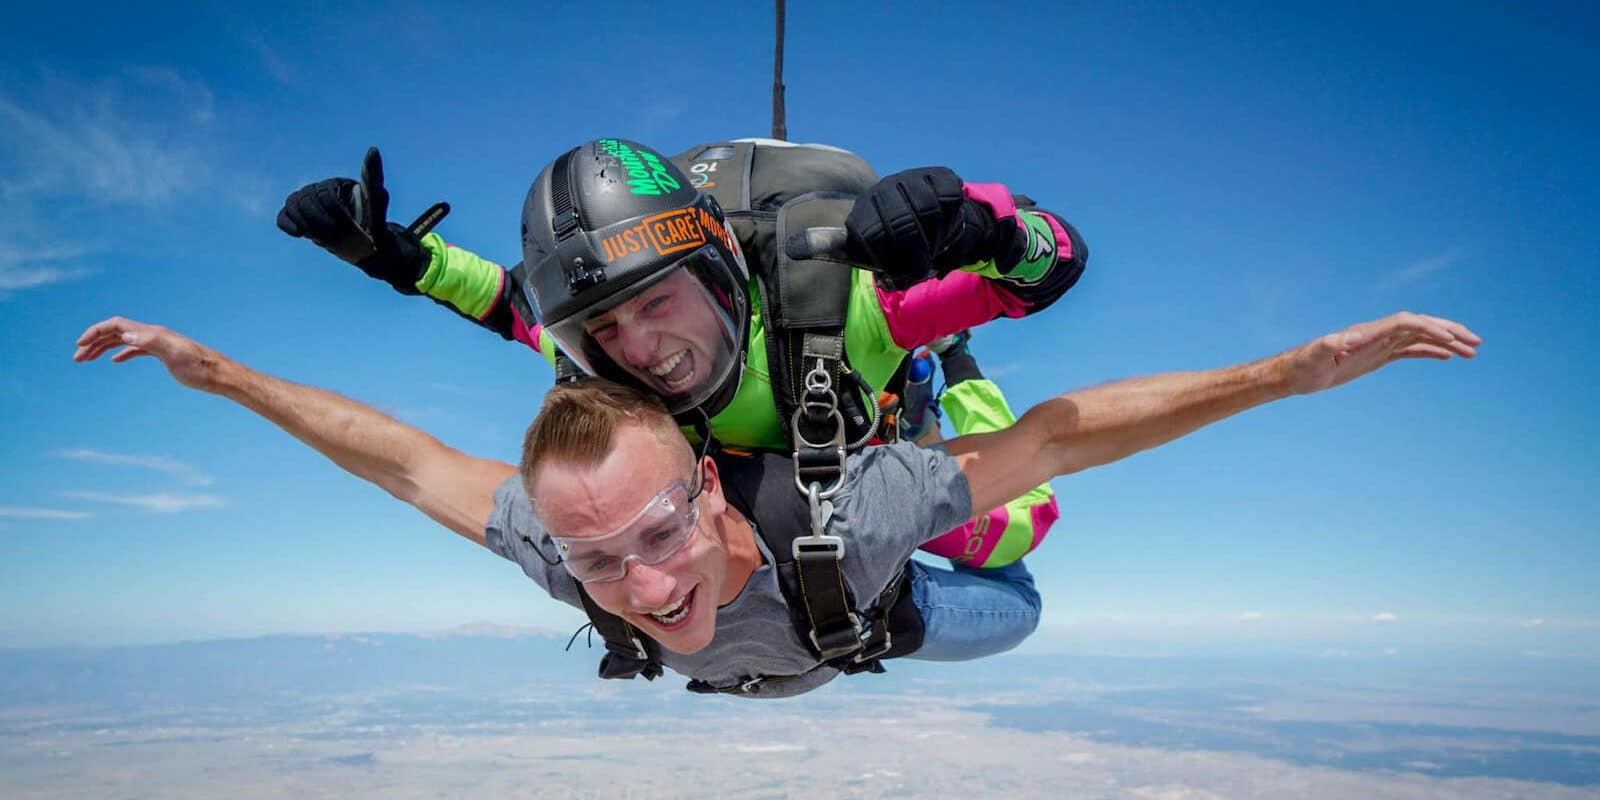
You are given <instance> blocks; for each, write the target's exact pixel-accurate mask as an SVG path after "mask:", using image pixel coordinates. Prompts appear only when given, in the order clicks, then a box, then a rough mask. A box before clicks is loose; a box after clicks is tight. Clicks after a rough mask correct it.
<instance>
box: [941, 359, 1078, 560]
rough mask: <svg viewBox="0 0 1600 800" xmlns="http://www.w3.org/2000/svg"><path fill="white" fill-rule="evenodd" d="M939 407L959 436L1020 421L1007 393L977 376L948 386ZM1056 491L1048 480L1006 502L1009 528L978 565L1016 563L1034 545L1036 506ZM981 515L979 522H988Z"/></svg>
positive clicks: (999, 428)
mask: <svg viewBox="0 0 1600 800" xmlns="http://www.w3.org/2000/svg"><path fill="white" fill-rule="evenodd" d="M939 407H940V408H942V409H944V413H945V414H947V415H949V417H950V425H951V427H953V428H954V429H955V432H956V435H957V436H964V435H966V434H969V433H988V432H990V431H997V430H1001V429H1004V428H1009V427H1011V426H1012V425H1015V424H1016V422H1017V418H1016V415H1014V414H1012V413H1011V407H1010V406H1008V405H1006V398H1005V395H1003V394H1001V393H1000V387H999V386H996V385H995V384H994V381H990V380H984V379H973V380H966V381H962V382H960V383H958V384H956V385H954V386H951V387H949V388H947V389H945V390H944V393H943V394H941V395H940V396H939ZM1054 496H1055V491H1054V490H1053V489H1051V488H1050V484H1048V483H1044V484H1040V485H1039V486H1036V487H1034V488H1033V489H1030V490H1028V492H1027V494H1024V495H1022V496H1021V497H1018V498H1017V499H1015V500H1012V501H1011V502H1009V503H1006V516H1007V522H1006V529H1005V531H1004V532H1003V533H1001V534H1000V538H999V540H998V541H997V542H995V545H994V549H993V550H991V551H990V552H989V556H988V558H986V559H984V561H983V563H981V564H969V566H974V567H1003V566H1005V565H1007V564H1012V563H1015V562H1016V561H1017V560H1019V559H1021V558H1022V557H1023V556H1025V555H1027V554H1028V551H1030V550H1032V549H1033V538H1034V529H1033V508H1034V507H1035V506H1038V505H1041V504H1044V503H1048V502H1050V498H1052V497H1054ZM988 521H989V520H988V518H980V519H979V524H980V525H982V524H984V523H986V522H988ZM975 533H977V534H978V535H983V536H992V535H993V533H992V532H990V531H975Z"/></svg>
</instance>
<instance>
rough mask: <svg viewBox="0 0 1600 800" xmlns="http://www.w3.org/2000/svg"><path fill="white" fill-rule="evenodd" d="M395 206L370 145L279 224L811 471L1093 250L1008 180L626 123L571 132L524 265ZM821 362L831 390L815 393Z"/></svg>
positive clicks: (529, 214)
mask: <svg viewBox="0 0 1600 800" xmlns="http://www.w3.org/2000/svg"><path fill="white" fill-rule="evenodd" d="M387 210H388V192H387V190H386V189H385V188H384V185H383V165H382V161H381V159H380V158H379V156H378V153H377V150H376V149H373V150H370V151H368V153H367V157H366V161H365V162H364V164H363V167H362V179H361V181H359V182H357V181H352V180H349V179H346V178H331V179H328V180H324V181H319V182H317V183H313V184H310V185H308V186H305V187H303V188H301V189H299V190H297V191H295V192H294V193H292V194H290V195H289V197H288V198H287V199H286V200H285V202H284V207H283V210H282V211H281V212H280V213H279V216H278V226H279V227H280V228H282V229H283V230H284V232H286V233H288V234H290V235H292V236H297V237H305V238H307V239H310V240H311V241H312V242H314V243H316V244H318V245H319V246H321V247H323V248H324V249H326V250H328V251H329V252H331V253H333V254H334V255H336V256H337V257H339V258H340V259H342V260H344V261H346V262H349V263H351V264H354V265H355V266H357V267H359V268H360V269H361V270H362V271H363V272H364V273H366V274H367V275H369V276H371V277H373V278H376V279H379V280H382V281H384V282H385V283H388V284H389V285H390V286H392V287H394V288H395V289H396V290H397V291H399V292H401V293H402V294H407V295H426V296H427V297H429V298H431V299H433V300H434V301H436V302H438V303H440V304H441V305H444V306H446V307H448V308H450V309H452V310H453V311H455V312H457V313H458V314H460V315H461V316H463V317H465V318H467V319H468V320H470V321H472V322H474V323H476V324H479V325H481V326H483V327H485V328H487V329H489V330H491V331H493V332H495V333H497V334H499V335H500V336H501V337H503V338H505V339H507V340H516V341H520V342H522V343H524V344H526V345H527V346H529V347H532V348H534V349H536V350H537V351H538V352H540V353H541V354H542V355H543V356H544V357H545V358H546V359H548V360H549V361H550V362H551V363H552V365H555V364H556V361H557V358H558V350H559V351H561V352H564V354H565V355H566V356H569V357H570V358H571V360H572V361H573V362H575V366H576V368H577V369H579V370H581V371H582V372H585V373H588V374H593V375H600V376H604V377H607V378H610V379H612V380H615V381H618V382H621V383H625V384H628V385H631V386H635V387H637V388H640V389H643V390H645V391H648V392H651V393H654V394H657V395H659V396H660V397H662V398H663V400H664V401H665V403H666V405H667V408H668V410H669V411H670V412H672V413H673V414H675V415H679V416H680V417H681V418H683V419H686V420H687V419H693V418H694V417H695V415H696V414H697V413H703V414H705V415H706V416H707V417H708V418H709V427H710V430H711V432H712V433H713V434H714V435H715V437H716V439H717V441H718V442H720V443H721V444H723V445H726V446H728V447H732V448H737V449H743V450H777V451H780V452H784V453H793V452H796V451H797V450H798V451H799V452H800V453H801V461H802V462H804V463H805V465H806V469H807V470H809V471H810V472H812V473H817V472H819V471H821V470H822V467H821V466H819V462H820V461H821V460H823V459H826V458H834V459H835V462H836V463H835V464H834V465H833V467H832V469H833V471H834V472H837V471H838V469H839V466H840V465H839V464H838V463H837V461H838V459H837V457H836V456H833V455H832V454H834V453H836V452H838V448H837V447H836V444H838V443H835V442H834V441H833V439H834V438H836V432H840V431H842V434H843V435H842V438H843V440H844V441H843V442H842V444H844V449H845V450H847V451H853V450H855V449H857V448H858V447H859V446H860V445H862V444H864V443H865V442H868V441H870V440H872V439H873V434H874V432H875V431H876V428H877V424H878V421H877V420H876V418H875V417H874V416H873V415H872V414H871V413H868V411H869V410H870V409H874V408H875V407H876V406H875V404H873V403H871V402H870V401H871V399H873V398H876V397H877V396H878V394H879V392H880V391H881V390H883V389H885V388H886V385H887V384H888V383H889V381H890V379H891V376H893V375H894V374H895V372H896V370H897V369H898V368H899V366H900V364H901V362H902V360H903V359H904V358H905V357H906V355H907V353H908V352H909V351H911V350H913V349H915V348H917V347H918V346H921V345H925V344H927V343H929V342H932V341H934V340H936V339H939V338H940V337H943V336H946V335H948V334H953V333H956V332H957V331H960V330H963V329H965V328H969V327H973V326H976V325H980V324H982V323H985V322H988V321H990V320H992V319H995V318H997V317H1001V316H1005V317H1021V316H1024V315H1028V314H1033V313H1036V312H1039V311H1042V310H1044V309H1045V308H1047V307H1049V306H1050V305H1051V304H1053V303H1054V302H1055V301H1056V300H1058V299H1059V298H1060V297H1061V296H1062V295H1063V294H1065V293H1066V292H1067V291H1068V290H1069V289H1070V288H1071V287H1072V286H1073V285H1074V284H1075V283H1076V282H1077V280H1078V278H1079V276H1080V275H1081V274H1082V272H1083V269H1084V267H1085V265H1086V264H1087V261H1088V250H1087V248H1086V247H1085V245H1084V243H1083V240H1082V238H1081V237H1080V236H1079V235H1078V233H1077V231H1076V230H1075V229H1073V227H1072V226H1071V225H1070V224H1068V223H1067V222H1066V220H1065V219H1064V218H1062V217H1061V216H1060V215H1058V214H1055V213H1054V212H1050V211H1046V210H1043V209H1039V208H1036V207H1034V206H1033V204H1032V202H1031V201H1029V200H1027V199H1026V198H1019V197H1014V196H1013V195H1012V194H1011V193H1010V191H1009V190H1007V189H1006V188H1005V187H1004V186H1001V185H999V184H985V183H969V182H966V181H963V180H962V179H961V178H960V177H958V176H957V175H956V174H955V173H954V172H952V171H951V170H949V169H946V168H943V167H928V168H922V169H913V170H906V171H904V172H900V173H897V174H895V175H891V176H889V177H887V178H884V179H882V180H878V178H877V176H876V174H875V173H874V171H873V169H872V167H871V166H870V165H868V164H867V163H866V162H865V161H863V160H861V159H860V158H858V157H856V156H854V155H852V154H850V153H848V152H845V151H843V150H840V149H838V148H834V147H827V146H822V145H795V144H791V143H788V142H780V141H774V140H737V141H731V142H720V143H712V144H706V145H700V146H697V147H692V148H690V149H689V150H687V151H685V152H684V153H682V154H680V155H678V156H675V157H673V158H667V157H665V156H663V155H661V154H659V153H657V152H656V151H654V150H652V149H650V148H648V147H645V146H644V145H641V144H639V143H637V142H631V141H627V140H622V139H597V140H594V141H590V142H587V143H585V144H583V145H581V146H579V147H576V148H573V149H572V150H570V151H568V152H566V153H563V154H562V155H560V156H559V157H557V158H556V159H555V160H554V161H552V162H551V163H550V164H549V165H548V166H546V167H545V168H544V169H543V170H542V171H541V172H540V173H539V175H538V177H537V179H536V180H535V181H534V182H533V185H532V187H531V188H530V189H529V192H528V196H527V201H526V203H525V205H524V207H523V211H522V220H521V221H522V256H523V261H522V263H521V264H519V265H517V266H516V267H513V268H512V269H510V270H504V269H502V268H501V267H500V266H498V265H496V264H494V263H492V262H490V261H488V260H486V259H483V258H480V257H479V256H476V255H474V254H473V253H470V252H468V251H466V250H462V249H460V248H457V247H453V246H446V245H445V243H444V240H443V239H441V238H440V237H439V236H438V235H437V234H432V233H426V231H425V228H426V227H427V226H426V225H424V224H422V223H421V221H420V220H419V223H417V224H413V225H411V226H406V227H402V226H400V225H398V224H395V223H390V222H388V221H387ZM424 216H425V218H426V217H427V215H424ZM433 219H434V220H435V221H436V220H437V217H434V218H433ZM797 234H798V235H799V236H800V239H799V242H798V243H796V242H794V241H792V240H794V239H795V237H796V235H797ZM856 267H861V269H857V268H856ZM869 269H870V270H872V271H871V272H869V271H868V270H869ZM818 363H821V365H822V366H823V369H822V370H821V371H820V374H823V375H824V376H825V377H826V379H827V380H826V384H825V385H824V386H823V389H824V390H825V391H823V392H822V394H824V395H826V396H827V397H831V398H833V399H832V400H827V399H826V398H825V399H824V400H822V401H819V402H816V403H812V404H808V403H807V399H808V394H807V392H808V390H809V387H811V386H813V385H814V384H813V383H812V380H811V378H810V376H811V375H812V374H813V372H814V368H815V367H816V366H817V365H818ZM558 372H559V369H558ZM830 406H831V407H832V408H836V409H837V413H835V414H832V415H830V414H823V413H813V412H815V410H816V409H818V408H824V407H830ZM797 412H804V413H799V414H797ZM836 426H837V427H836ZM797 431H798V432H799V433H800V434H801V435H802V436H803V437H804V438H805V439H806V442H801V441H796V440H795V437H794V434H795V433H796V432H797ZM807 442H810V443H814V445H808V444H807ZM812 477H815V475H812ZM824 477H825V476H824ZM808 481H809V478H808ZM821 482H822V483H823V484H824V485H826V484H827V482H828V481H827V480H822V481H821ZM995 513H996V514H997V515H1004V514H1005V513H1006V512H1005V510H1004V509H996V511H995ZM1012 519H1016V517H1012ZM1046 527H1047V526H1039V527H1038V528H1037V529H1036V530H1037V531H1038V532H1040V533H1042V532H1043V531H1044V530H1045V529H1046ZM974 531H976V533H974ZM1005 531H1006V528H1005V526H998V527H991V526H988V525H984V526H981V529H977V528H975V529H974V530H969V531H966V532H965V533H963V534H962V540H963V542H966V541H968V540H970V539H972V538H973V536H974V535H976V537H977V539H979V540H980V541H976V542H973V544H974V546H976V547H978V548H979V549H982V550H984V551H986V552H1001V553H1009V552H1010V549H1009V548H1004V547H1000V546H999V544H998V537H1000V535H1001V534H1003V533H1005ZM1020 555H1021V554H1020V553H1017V554H1015V555H1014V556H1013V557H1012V560H1015V557H1020ZM991 577H994V578H996V579H1003V578H1004V577H1005V576H1003V575H999V574H996V575H993V576H991Z"/></svg>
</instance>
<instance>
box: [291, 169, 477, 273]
mask: <svg viewBox="0 0 1600 800" xmlns="http://www.w3.org/2000/svg"><path fill="white" fill-rule="evenodd" d="M441 205H442V204H441ZM439 208H440V206H435V207H434V208H433V209H430V210H429V212H428V213H427V214H424V215H423V218H422V219H419V220H418V221H417V222H416V223H413V224H412V226H411V227H410V228H405V227H401V226H400V225H396V224H395V223H393V222H388V221H387V219H386V218H387V216H388V213H389V191H388V190H387V189H385V188H383V157H382V156H380V155H379V154H378V148H376V147H369V148H367V156H366V158H365V159H363V160H362V162H361V182H360V183H357V182H355V181H352V180H350V179H349V178H329V179H327V180H325V181H318V182H316V183H313V184H310V185H307V186H302V187H300V188H299V189H297V190H295V191H294V192H293V193H292V194H290V195H289V196H288V198H286V199H285V200H284V201H283V210H281V211H279V212H278V228H279V229H281V230H282V231H283V232H284V233H287V234H289V235H290V236H295V237H305V238H307V239H310V240H311V241H312V242H314V243H316V245H317V246H318V247H321V248H322V249H324V250H327V251H328V252H330V253H332V254H334V255H335V256H338V257H339V259H340V260H342V261H345V262H347V263H350V264H354V265H356V266H357V267H359V268H360V269H361V271H362V272H365V273H367V275H368V276H369V277H373V278H377V279H378V280H381V281H384V282H386V283H388V284H389V285H390V286H393V287H394V288H395V290H396V291H398V292H400V293H401V294H421V292H419V291H417V281H418V280H419V279H420V278H421V277H422V274H423V273H424V272H426V271H427V269H428V260H429V255H428V251H427V249H426V248H424V247H423V246H422V241H421V235H422V234H423V233H426V232H427V228H431V227H433V224H435V223H437V222H438V221H439V219H440V218H443V216H444V213H448V210H449V207H448V206H443V208H444V213H439ZM435 213H437V214H438V216H437V217H436V218H433V219H432V220H431V221H430V223H429V224H428V225H427V227H426V228H423V227H421V226H422V223H423V220H424V219H428V218H429V217H430V216H432V215H434V214H435ZM419 228H420V230H418V229H419Z"/></svg>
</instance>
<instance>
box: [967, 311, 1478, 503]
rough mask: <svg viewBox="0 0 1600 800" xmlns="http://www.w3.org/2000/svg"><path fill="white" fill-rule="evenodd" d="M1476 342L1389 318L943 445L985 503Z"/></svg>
mask: <svg viewBox="0 0 1600 800" xmlns="http://www.w3.org/2000/svg"><path fill="white" fill-rule="evenodd" d="M1481 343H1482V340H1481V339H1480V338H1478V336H1477V335H1476V334H1474V333H1473V332H1472V331H1470V330H1468V329H1467V328H1466V327H1465V326H1463V325H1460V324H1459V323H1455V322H1451V321H1450V320H1445V319H1440V318H1437V317H1427V316H1422V315H1419V314H1410V313H1401V314H1395V315H1393V316H1390V317H1385V318H1384V319H1381V320H1377V321H1374V322H1366V323H1362V324H1360V325H1354V326H1351V327H1349V328H1346V329H1345V330H1343V331H1339V332H1337V333H1330V334H1328V335H1326V336H1323V337H1320V338H1318V339H1316V340H1315V341H1312V342H1310V343H1307V344H1305V345H1302V346H1300V347H1297V348H1295V349H1293V350H1289V351H1287V352H1284V353H1280V354H1278V355H1276V356H1272V357H1270V358H1264V359H1261V360H1260V361H1253V362H1250V363H1248V364H1240V365H1238V366H1232V367H1223V368H1221V369H1213V370H1206V371H1203V372H1172V373H1166V374H1162V375H1152V376H1148V377H1143V378H1132V379H1129V380H1124V381H1116V382H1114V383H1108V384H1105V385H1103V386H1096V387H1093V388H1090V389H1083V390H1080V391H1076V392H1072V393H1069V394H1065V395H1062V396H1060V397H1056V398H1052V399H1050V400H1047V401H1045V402H1043V403H1041V404H1039V405H1037V406H1034V407H1033V408H1031V409H1029V410H1028V412H1027V413H1026V414H1023V415H1022V419H1020V420H1018V421H1017V424H1016V425H1014V426H1012V427H1010V428H1007V429H1005V430H1002V431H995V432H993V433H985V434H979V435H976V436H962V437H959V438H956V439H953V440H951V441H950V442H949V443H948V447H949V450H950V452H951V453H952V454H953V455H955V456H956V458H957V460H958V462H959V463H960V464H961V469H962V471H963V472H964V473H965V474H966V476H967V481H968V483H969V484H970V485H971V487H972V507H973V508H989V507H991V506H995V505H999V504H1001V503H1004V502H1005V501H1006V500H1008V499H1009V498H1012V497H1016V496H1018V495H1020V494H1022V493H1023V492H1026V491H1027V490H1029V489H1031V488H1033V487H1034V486H1037V485H1038V484H1040V483H1042V482H1044V481H1046V480H1049V479H1050V478H1052V477H1055V476H1057V475H1067V474H1070V473H1073V472H1078V471H1080V470H1085V469H1089V468H1090V467H1096V466H1099V465H1101V464H1109V463H1111V462H1113V461H1117V460H1120V459H1123V458H1127V457H1128V456H1131V455H1133V454H1134V453H1137V452H1139V451H1141V450H1148V449H1150V448H1152V447H1157V446H1159V445H1162V444H1165V443H1167V442H1170V441H1172V440H1174V439H1178V438H1180V437H1182V436H1185V435H1188V434H1189V433H1192V432H1194V431H1195V430H1198V429H1199V428H1202V427H1204V426H1206V425H1209V424H1211V423H1213V422H1216V421H1218V420H1222V419H1226V418H1228V417H1231V416H1233V415H1234V414H1237V413H1239V412H1241V411H1245V410H1247V409H1250V408H1254V407H1256V406H1259V405H1262V404H1264V403H1269V402H1271V401H1274V400H1281V399H1283V398H1285V397H1289V396H1290V395H1295V394H1310V393H1312V392H1319V391H1322V390H1324V389H1330V388H1332V387H1334V386H1338V385H1340V384H1343V383H1347V382H1349V381H1351V380H1354V379H1356V378H1358V377H1361V376H1362V375H1365V374H1367V373H1370V372H1372V371H1374V370H1376V369H1378V368H1379V367H1382V366H1384V365H1386V364H1389V363H1392V362H1394V361H1398V360H1401V359H1409V358H1431V359H1438V360H1446V359H1449V358H1451V357H1452V356H1461V357H1463V358H1471V357H1473V356H1474V355H1476V353H1477V351H1476V347H1477V345H1479V344H1481Z"/></svg>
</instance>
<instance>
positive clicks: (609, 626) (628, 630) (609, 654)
mask: <svg viewBox="0 0 1600 800" xmlns="http://www.w3.org/2000/svg"><path fill="white" fill-rule="evenodd" d="M578 599H579V600H580V601H582V602H583V610H584V613H586V614H588V615H589V621H590V622H591V623H594V629H595V630H597V631H599V632H600V638H602V639H604V640H605V642H606V654H605V655H604V656H601V657H600V677H602V678H633V677H636V676H639V675H643V676H644V677H645V680H651V681H653V680H655V679H656V678H659V677H661V645H658V644H656V642H655V640H654V639H651V638H650V637H648V636H646V635H644V634H642V633H640V632H639V631H638V629H636V628H634V627H633V626H632V625H629V624H628V623H627V622H626V621H625V620H623V619H622V618H621V617H619V616H617V615H615V614H612V613H611V612H609V611H606V610H605V609H603V608H601V607H600V605H599V604H598V603H596V602H595V601H594V599H593V598H591V597H590V596H589V593H588V592H587V591H585V590H584V588H583V584H581V583H580V584H578Z"/></svg>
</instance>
